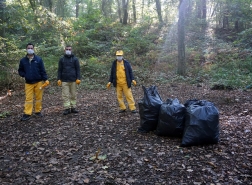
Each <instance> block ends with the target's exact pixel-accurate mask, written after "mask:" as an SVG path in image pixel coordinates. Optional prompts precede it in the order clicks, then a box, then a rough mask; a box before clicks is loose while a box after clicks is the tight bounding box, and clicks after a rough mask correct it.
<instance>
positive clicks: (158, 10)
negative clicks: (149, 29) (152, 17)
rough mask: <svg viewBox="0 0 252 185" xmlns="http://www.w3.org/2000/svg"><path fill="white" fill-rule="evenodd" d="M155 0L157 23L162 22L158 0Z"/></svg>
mask: <svg viewBox="0 0 252 185" xmlns="http://www.w3.org/2000/svg"><path fill="white" fill-rule="evenodd" d="M155 1H156V9H157V14H158V20H159V23H163V18H162V10H161V3H160V0H155Z"/></svg>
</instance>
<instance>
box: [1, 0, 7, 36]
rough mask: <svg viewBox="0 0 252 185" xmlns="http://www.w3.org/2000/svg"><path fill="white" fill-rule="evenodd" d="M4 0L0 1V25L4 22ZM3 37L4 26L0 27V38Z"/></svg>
mask: <svg viewBox="0 0 252 185" xmlns="http://www.w3.org/2000/svg"><path fill="white" fill-rule="evenodd" d="M5 3H6V2H5V0H0V23H1V25H4V22H5V8H6V6H5ZM4 36H5V28H4V26H1V27H0V37H4Z"/></svg>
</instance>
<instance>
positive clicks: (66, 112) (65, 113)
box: [63, 109, 71, 115]
mask: <svg viewBox="0 0 252 185" xmlns="http://www.w3.org/2000/svg"><path fill="white" fill-rule="evenodd" d="M70 113H71V110H70V109H65V110H64V112H63V114H64V115H67V114H70Z"/></svg>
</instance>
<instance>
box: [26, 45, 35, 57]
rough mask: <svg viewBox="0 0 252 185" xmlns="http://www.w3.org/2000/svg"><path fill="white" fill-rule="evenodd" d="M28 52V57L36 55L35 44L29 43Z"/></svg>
mask: <svg viewBox="0 0 252 185" xmlns="http://www.w3.org/2000/svg"><path fill="white" fill-rule="evenodd" d="M26 51H27V54H28V55H33V54H34V44H32V43H28V44H27V45H26Z"/></svg>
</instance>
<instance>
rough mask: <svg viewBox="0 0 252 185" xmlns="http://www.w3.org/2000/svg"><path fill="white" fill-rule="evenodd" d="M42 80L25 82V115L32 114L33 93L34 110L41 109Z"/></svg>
mask: <svg viewBox="0 0 252 185" xmlns="http://www.w3.org/2000/svg"><path fill="white" fill-rule="evenodd" d="M42 84H43V82H42V81H41V82H38V83H35V84H27V83H26V84H25V105H24V107H25V108H24V113H25V114H27V115H31V114H32V109H33V95H34V94H35V112H40V111H41V109H42V97H43V92H44V90H43V89H40V87H41V86H42Z"/></svg>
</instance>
